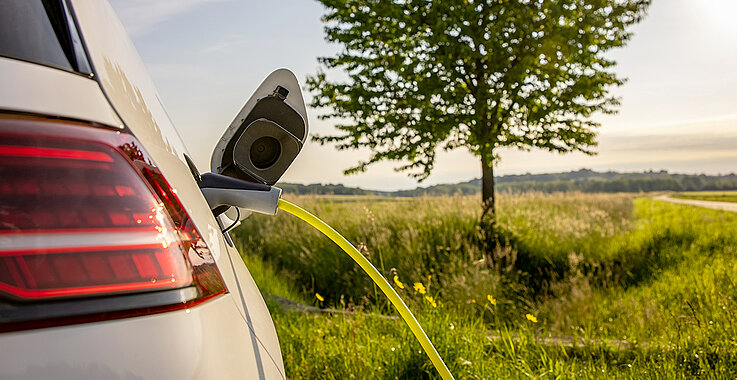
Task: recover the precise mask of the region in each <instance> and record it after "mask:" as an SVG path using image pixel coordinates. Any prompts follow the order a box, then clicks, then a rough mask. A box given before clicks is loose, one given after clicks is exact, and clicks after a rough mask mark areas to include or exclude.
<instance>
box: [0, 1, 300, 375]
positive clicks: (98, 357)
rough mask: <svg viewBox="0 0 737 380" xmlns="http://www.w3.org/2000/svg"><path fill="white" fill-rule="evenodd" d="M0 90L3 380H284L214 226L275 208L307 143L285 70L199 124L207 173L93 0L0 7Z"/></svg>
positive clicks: (254, 304) (268, 327)
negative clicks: (212, 137) (215, 137)
mask: <svg viewBox="0 0 737 380" xmlns="http://www.w3.org/2000/svg"><path fill="white" fill-rule="evenodd" d="M0 83H1V84H0V174H1V176H2V179H1V180H0V351H1V352H2V355H0V378H2V379H40V378H54V379H81V378H105V379H115V378H119V379H139V378H143V379H185V378H213V379H227V378H253V379H274V378H284V367H283V362H282V357H281V352H280V349H279V343H278V339H277V336H276V332H275V329H274V325H273V322H272V320H271V317H270V315H269V312H268V310H267V308H266V305H265V303H264V300H263V298H262V296H261V294H260V293H259V291H258V288H257V287H256V284H255V283H254V281H253V279H252V277H251V275H250V274H249V272H248V270H247V268H246V267H245V265H244V263H243V261H242V260H241V258H240V255H239V253H238V251H237V250H236V249H235V248H234V246H233V244H232V241H230V239H229V237H228V236H227V233H226V232H223V231H224V230H226V229H227V228H228V226H230V225H232V224H235V223H237V222H238V220H240V219H243V218H244V217H246V216H247V214H248V213H249V212H250V211H253V210H255V211H261V212H266V213H275V212H276V203H275V202H276V200H278V196H279V191H278V189H276V188H272V187H271V186H270V185H272V184H273V183H274V182H276V180H277V179H278V177H279V176H280V175H281V173H283V171H284V170H286V168H287V167H288V166H289V164H290V163H291V162H292V160H294V158H295V157H296V155H297V153H298V152H299V150H300V149H301V147H302V142H303V141H304V140H305V137H306V135H307V123H306V120H307V118H306V113H305V106H304V101H303V99H302V94H301V92H300V88H299V84H298V83H297V80H296V78H295V77H294V75H293V74H291V72H289V71H287V70H283V69H282V70H277V71H275V72H274V73H273V74H272V75H270V76H269V77H268V78H267V79H266V80H265V81H264V84H263V85H262V86H261V87H259V89H257V90H256V92H255V93H254V95H253V96H252V97H251V99H250V100H248V102H247V103H246V105H245V106H244V108H243V110H241V112H240V113H239V114H238V115H236V118H235V119H234V121H233V123H232V124H231V125H230V126H226V127H224V128H223V130H224V131H225V132H223V131H213V133H218V134H220V133H222V138H221V139H220V141H219V142H218V145H217V147H216V149H215V151H214V152H213V155H212V167H211V171H212V173H205V174H200V173H199V172H198V171H197V169H196V167H195V166H194V165H193V164H192V160H191V159H190V157H189V156H188V153H187V149H186V147H185V146H184V144H183V142H182V140H181V138H180V137H179V134H178V132H177V130H176V128H175V127H174V126H173V125H172V122H171V121H170V120H169V118H168V117H167V114H166V112H165V110H164V107H163V105H162V103H161V101H160V99H159V97H158V95H157V92H156V89H155V88H154V86H153V83H152V81H151V79H150V78H149V77H148V75H147V73H146V70H145V68H144V65H143V63H142V62H141V59H140V57H139V56H138V54H137V52H136V50H135V48H134V46H133V44H132V42H131V41H130V39H129V38H128V37H127V35H126V33H125V30H124V28H123V26H122V25H121V23H120V22H119V20H118V18H117V16H116V15H115V13H114V11H113V10H112V8H111V7H110V5H109V4H107V2H106V1H86V0H3V2H2V5H1V6H0ZM249 192H250V193H252V194H256V195H255V196H248V194H249ZM241 193H242V194H246V195H245V196H241V195H242V194H241ZM239 194H241V195H239ZM259 197H260V198H259ZM249 202H251V203H249ZM231 206H239V207H241V208H240V209H239V208H238V207H231ZM228 216H229V217H228Z"/></svg>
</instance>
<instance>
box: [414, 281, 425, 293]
mask: <svg viewBox="0 0 737 380" xmlns="http://www.w3.org/2000/svg"><path fill="white" fill-rule="evenodd" d="M415 292H417V293H420V294H425V292H427V290H425V285H422V283H421V282H415Z"/></svg>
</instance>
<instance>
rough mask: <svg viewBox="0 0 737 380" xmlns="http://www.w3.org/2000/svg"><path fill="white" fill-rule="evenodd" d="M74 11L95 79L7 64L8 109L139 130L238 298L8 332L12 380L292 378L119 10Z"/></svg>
mask: <svg viewBox="0 0 737 380" xmlns="http://www.w3.org/2000/svg"><path fill="white" fill-rule="evenodd" d="M70 4H71V5H72V10H73V13H74V17H75V21H76V23H77V26H78V28H79V30H80V34H81V35H82V39H83V41H84V42H85V45H86V48H87V52H88V55H89V59H90V63H91V64H92V66H93V70H94V75H93V78H94V80H93V79H90V78H89V77H86V76H84V75H80V74H76V73H72V72H69V71H64V70H60V69H55V68H50V67H47V66H42V65H37V64H33V63H27V62H21V61H16V60H12V59H6V58H0V78H3V83H4V86H1V87H0V110H5V111H15V112H23V113H31V114H37V115H46V116H51V117H65V118H71V119H75V120H80V121H88V122H93V123H97V124H103V125H105V126H107V127H110V128H114V129H125V130H127V131H130V132H132V133H133V135H135V136H136V138H137V140H138V141H139V142H140V143H141V145H143V148H144V149H145V150H146V151H147V153H148V154H149V155H150V156H151V157H152V159H153V161H154V162H155V164H156V166H157V167H158V168H159V169H160V170H161V172H162V174H163V175H164V177H165V178H166V180H167V182H169V184H170V185H171V186H172V187H173V188H174V189H175V190H176V194H177V197H179V199H180V201H181V203H182V204H183V205H184V207H185V209H186V211H187V213H188V214H189V216H190V217H191V219H192V220H193V222H194V224H195V226H196V228H197V229H198V230H199V232H200V234H201V235H202V237H203V238H204V239H205V241H206V243H207V245H208V247H209V248H210V251H211V252H212V254H213V257H214V258H215V260H216V263H217V266H218V269H219V270H220V273H221V274H222V277H223V279H224V281H225V283H226V286H227V288H228V291H229V294H225V295H223V296H220V297H217V298H215V299H214V300H210V301H207V302H204V303H203V304H200V305H198V306H195V307H193V308H191V309H188V310H180V311H173V312H166V313H161V314H154V315H148V316H142V317H135V318H128V319H120V320H114V321H107V322H96V323H85V324H80V325H73V326H65V327H55V328H45V329H39V330H28V331H20V332H14V333H4V334H0V349H2V350H3V352H4V354H3V355H2V358H0V378H3V379H4V378H13V376H20V377H19V378H38V377H42V378H43V377H53V378H64V377H67V378H88V377H95V378H106V377H107V376H105V374H108V373H109V374H111V375H114V376H112V377H111V378H116V377H117V378H218V379H220V378H232V377H237V378H241V377H247V378H264V379H269V378H283V377H284V366H283V363H282V357H281V352H280V350H279V343H278V338H277V336H276V331H275V329H274V325H273V322H272V320H271V317H270V315H269V312H268V309H267V307H266V304H265V303H264V300H263V298H262V296H261V294H260V293H259V291H258V288H257V286H256V284H255V282H254V281H253V278H252V277H251V275H250V273H249V272H248V270H247V269H246V267H245V265H244V264H243V261H242V259H241V257H240V255H239V253H238V251H237V250H236V249H235V248H233V247H231V246H229V245H228V243H227V242H226V239H225V236H224V234H223V233H222V232H221V226H220V225H219V224H218V222H217V221H216V220H215V217H214V216H213V214H212V212H211V210H210V209H209V206H208V204H207V202H206V200H205V199H204V197H203V195H202V193H201V191H200V189H199V187H198V186H197V183H196V182H195V180H194V177H193V175H192V173H191V171H190V168H189V167H188V165H187V163H186V161H185V158H184V157H185V156H184V155H185V154H186V153H187V150H186V147H185V146H184V143H183V142H182V140H181V138H180V137H179V135H178V132H177V130H176V129H175V127H174V125H173V124H172V123H171V121H170V119H169V117H168V115H167V114H166V112H165V110H164V107H163V105H162V104H161V101H160V99H159V96H158V94H157V92H156V89H155V87H154V85H153V82H152V81H151V79H150V78H149V76H148V74H147V72H146V70H145V67H144V65H143V63H142V61H141V59H140V57H139V56H138V53H137V52H136V50H135V48H134V46H133V44H132V42H131V41H130V39H129V38H128V36H127V34H126V33H125V30H124V28H123V26H122V25H121V24H120V22H119V21H118V19H117V16H116V15H115V13H114V11H113V10H112V8H111V7H110V6H109V4H107V2H104V1H95V2H89V1H77V0H74V1H70ZM6 83H11V84H12V86H7V85H5V84H6ZM18 93H20V94H21V95H20V96H16V94H18ZM223 129H224V128H223ZM133 338H137V339H138V341H137V340H136V339H133ZM11 348H12V349H11ZM8 352H13V354H12V355H10V354H8ZM60 358H63V359H60ZM40 359H43V360H40ZM169 367H170V369H171V371H170V372H166V371H167V368H169ZM34 371H36V372H34ZM38 371H40V372H38ZM99 371H103V372H99ZM177 371H180V372H177ZM24 374H25V375H24ZM35 374H38V376H37V375H35ZM44 374H49V375H50V376H44Z"/></svg>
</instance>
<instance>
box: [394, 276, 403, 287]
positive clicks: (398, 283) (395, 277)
mask: <svg viewBox="0 0 737 380" xmlns="http://www.w3.org/2000/svg"><path fill="white" fill-rule="evenodd" d="M394 283H395V284H397V286H398V287H399V289H404V284H403V283H402V281H399V276H397V275H394Z"/></svg>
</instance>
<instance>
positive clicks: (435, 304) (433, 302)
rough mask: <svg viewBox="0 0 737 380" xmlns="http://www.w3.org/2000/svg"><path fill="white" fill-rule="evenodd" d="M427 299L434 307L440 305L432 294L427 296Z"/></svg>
mask: <svg viewBox="0 0 737 380" xmlns="http://www.w3.org/2000/svg"><path fill="white" fill-rule="evenodd" d="M425 299H426V300H427V302H429V303H430V305H431V306H432V307H438V304H437V303H435V299H433V298H432V297H430V296H425Z"/></svg>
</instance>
